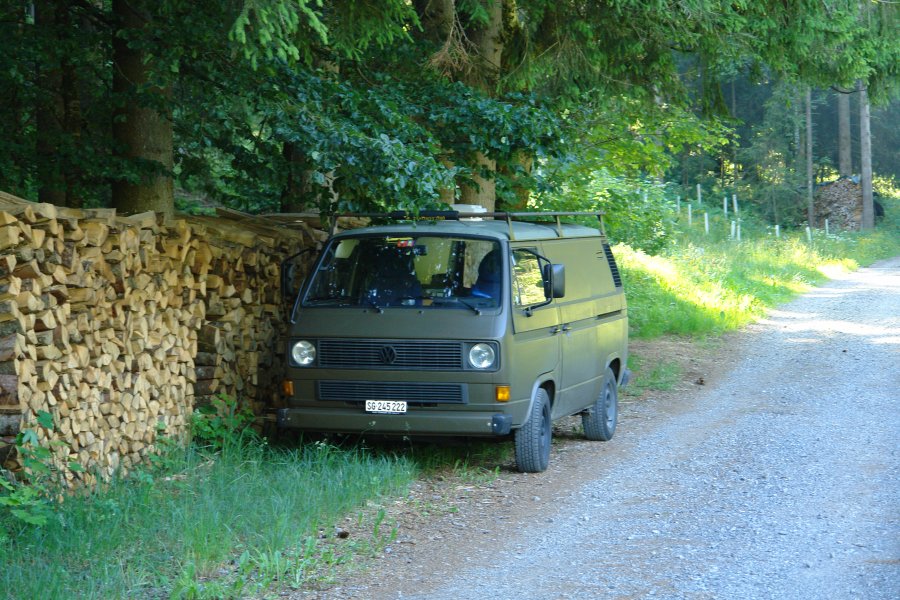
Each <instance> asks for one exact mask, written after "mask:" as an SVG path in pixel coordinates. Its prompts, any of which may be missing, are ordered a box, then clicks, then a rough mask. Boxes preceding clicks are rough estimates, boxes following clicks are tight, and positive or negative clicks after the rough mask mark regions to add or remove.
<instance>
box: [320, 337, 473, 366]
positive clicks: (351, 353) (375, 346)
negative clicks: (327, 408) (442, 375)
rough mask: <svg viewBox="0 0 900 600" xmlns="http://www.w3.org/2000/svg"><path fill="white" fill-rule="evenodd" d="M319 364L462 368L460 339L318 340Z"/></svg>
mask: <svg viewBox="0 0 900 600" xmlns="http://www.w3.org/2000/svg"><path fill="white" fill-rule="evenodd" d="M318 364H319V366H320V367H323V368H326V369H403V370H418V371H458V370H461V369H463V367H464V365H463V345H462V343H460V342H439V341H424V340H335V339H329V340H319V347H318Z"/></svg>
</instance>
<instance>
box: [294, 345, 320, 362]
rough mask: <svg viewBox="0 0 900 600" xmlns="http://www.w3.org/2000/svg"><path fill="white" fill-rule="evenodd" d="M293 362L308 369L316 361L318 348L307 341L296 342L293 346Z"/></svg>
mask: <svg viewBox="0 0 900 600" xmlns="http://www.w3.org/2000/svg"><path fill="white" fill-rule="evenodd" d="M291 360H293V361H294V364H295V365H299V366H301V367H308V366H309V365H311V364H313V362H314V361H315V360H316V347H315V346H314V345H313V344H312V343H311V342H307V341H306V340H300V341H299V342H294V345H293V346H291Z"/></svg>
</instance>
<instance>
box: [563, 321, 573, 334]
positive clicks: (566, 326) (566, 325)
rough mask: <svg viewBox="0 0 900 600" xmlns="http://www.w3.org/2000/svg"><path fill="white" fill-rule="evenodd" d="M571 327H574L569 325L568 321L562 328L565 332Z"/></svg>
mask: <svg viewBox="0 0 900 600" xmlns="http://www.w3.org/2000/svg"><path fill="white" fill-rule="evenodd" d="M570 329H572V328H571V327H569V324H568V323H566V324H565V325H563V326H562V330H563V331H564V332H565V331H569V330H570Z"/></svg>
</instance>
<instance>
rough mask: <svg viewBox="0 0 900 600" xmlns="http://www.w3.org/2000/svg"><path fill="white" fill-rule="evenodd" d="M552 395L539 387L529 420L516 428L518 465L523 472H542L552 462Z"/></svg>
mask: <svg viewBox="0 0 900 600" xmlns="http://www.w3.org/2000/svg"><path fill="white" fill-rule="evenodd" d="M552 435H553V429H552V422H551V420H550V397H549V396H547V390H545V389H543V388H542V389H539V390H538V392H537V395H536V396H535V398H534V403H532V405H531V413H530V414H529V416H528V421H527V422H526V423H525V424H524V425H523V426H522V427H520V428H519V429H517V430H516V433H515V439H516V467H517V468H518V469H519V471H521V472H522V473H542V472H543V471H546V470H547V465H548V464H549V463H550V441H551V436H552Z"/></svg>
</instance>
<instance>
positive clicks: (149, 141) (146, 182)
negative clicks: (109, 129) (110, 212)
mask: <svg viewBox="0 0 900 600" xmlns="http://www.w3.org/2000/svg"><path fill="white" fill-rule="evenodd" d="M152 6H153V5H152V4H151V3H150V0H130V1H129V0H113V3H112V8H113V15H114V16H115V18H116V19H117V21H118V23H119V24H120V25H121V30H120V31H119V32H118V33H117V35H116V36H115V39H114V40H113V93H114V94H116V95H117V97H118V98H119V99H123V100H124V105H123V106H122V107H121V108H120V109H119V110H117V111H116V114H115V118H114V121H113V137H114V138H115V141H116V143H117V144H118V145H119V152H120V153H121V154H122V155H123V156H124V157H125V158H128V159H138V161H140V162H144V161H149V162H150V163H151V164H152V163H155V168H154V169H153V170H152V172H150V173H145V174H144V175H142V176H141V177H140V179H139V180H138V181H128V180H124V179H120V180H117V181H115V182H113V186H112V200H113V205H114V206H115V207H116V209H118V210H119V211H121V212H123V213H125V214H133V213H140V212H146V211H156V212H161V213H163V214H164V215H165V216H167V217H168V216H171V215H172V213H173V212H174V208H175V199H174V189H173V182H172V168H173V165H174V151H173V130H172V113H171V108H168V107H169V106H170V98H171V87H169V86H163V87H159V86H158V85H155V84H150V83H149V79H150V76H151V74H152V75H154V76H155V77H157V78H159V77H161V76H162V75H161V69H154V67H155V64H154V60H153V57H152V56H150V55H148V54H147V53H145V52H144V51H143V50H140V49H138V48H131V47H130V46H129V40H131V39H135V38H138V39H139V38H140V36H141V34H142V29H144V28H145V27H146V25H147V24H148V23H149V22H150V21H151V16H150V12H149V11H150V10H152ZM138 92H141V93H142V94H141V95H148V96H150V97H154V98H153V100H154V101H153V104H154V105H155V106H147V105H146V104H143V105H142V104H141V103H142V102H144V101H143V100H141V99H140V98H139V96H138ZM161 107H166V108H161ZM138 161H135V162H138ZM145 164H146V163H145ZM142 166H143V165H142Z"/></svg>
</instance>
